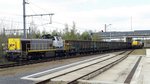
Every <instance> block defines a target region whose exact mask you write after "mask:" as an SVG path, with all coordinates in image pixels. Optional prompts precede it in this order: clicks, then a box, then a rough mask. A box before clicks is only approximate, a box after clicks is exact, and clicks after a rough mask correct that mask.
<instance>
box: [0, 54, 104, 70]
mask: <svg viewBox="0 0 150 84" xmlns="http://www.w3.org/2000/svg"><path fill="white" fill-rule="evenodd" d="M105 53H106V52H105ZM95 54H98V53H93V54H86V55H85V54H84V55H83V54H81V55H77V56H70V57H67V58H73V57H74V58H75V57H82V56H90V55H95ZM60 59H66V58H65V57H64V58H62V57H61V58H48V59H41V60H30V61H20V62H14V63H9V64H8V63H6V64H0V68H1V69H2V68H9V67H17V66H24V65H29V64H36V63H42V62H49V61H52V60H60Z"/></svg>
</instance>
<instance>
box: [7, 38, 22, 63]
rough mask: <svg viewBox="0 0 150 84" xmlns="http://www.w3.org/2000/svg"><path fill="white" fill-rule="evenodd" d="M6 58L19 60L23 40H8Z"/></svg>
mask: <svg viewBox="0 0 150 84" xmlns="http://www.w3.org/2000/svg"><path fill="white" fill-rule="evenodd" d="M6 53H7V54H6V58H7V59H9V60H12V59H13V60H14V59H18V58H20V56H21V40H20V38H8V45H7V50H6Z"/></svg>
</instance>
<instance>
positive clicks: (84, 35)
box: [80, 31, 91, 40]
mask: <svg viewBox="0 0 150 84" xmlns="http://www.w3.org/2000/svg"><path fill="white" fill-rule="evenodd" d="M80 39H81V40H91V35H90V34H89V32H87V31H85V32H83V33H82V34H81V36H80Z"/></svg>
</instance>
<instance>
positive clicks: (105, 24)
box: [105, 24, 106, 32]
mask: <svg viewBox="0 0 150 84" xmlns="http://www.w3.org/2000/svg"><path fill="white" fill-rule="evenodd" d="M105 32H106V24H105Z"/></svg>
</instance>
